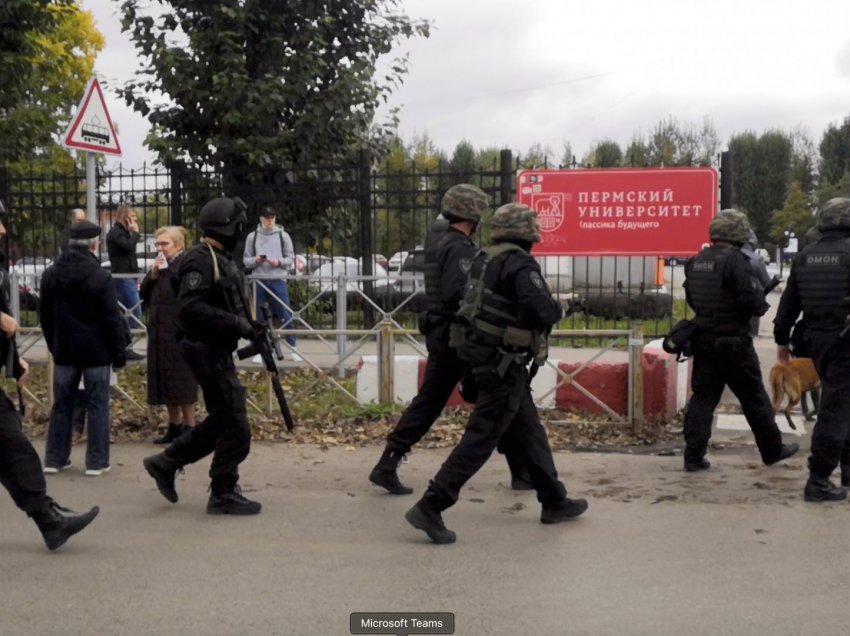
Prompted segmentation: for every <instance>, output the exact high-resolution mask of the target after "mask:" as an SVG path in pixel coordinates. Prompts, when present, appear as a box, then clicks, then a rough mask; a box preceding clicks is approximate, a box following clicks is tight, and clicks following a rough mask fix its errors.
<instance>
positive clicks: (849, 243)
mask: <svg viewBox="0 0 850 636" xmlns="http://www.w3.org/2000/svg"><path fill="white" fill-rule="evenodd" d="M794 277H795V278H796V279H797V287H798V289H799V290H800V301H801V303H802V305H803V313H804V314H805V318H806V323H807V324H808V326H809V327H810V328H812V329H823V330H834V329H839V330H840V329H843V328H844V319H845V317H846V316H847V313H848V306H850V303H848V301H850V238H842V239H839V240H823V239H821V240H820V241H818V242H817V243H814V244H813V245H810V246H807V247H806V248H805V250H803V253H802V254H800V256H798V257H797V259H796V260H795V261H794Z"/></svg>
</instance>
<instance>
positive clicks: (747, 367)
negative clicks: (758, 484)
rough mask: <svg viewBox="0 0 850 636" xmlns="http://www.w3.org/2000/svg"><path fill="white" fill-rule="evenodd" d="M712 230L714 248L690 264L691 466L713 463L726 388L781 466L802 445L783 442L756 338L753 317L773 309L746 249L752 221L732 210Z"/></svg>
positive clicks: (762, 448)
mask: <svg viewBox="0 0 850 636" xmlns="http://www.w3.org/2000/svg"><path fill="white" fill-rule="evenodd" d="M708 231H709V235H710V238H711V241H712V243H713V245H711V246H709V247H706V248H705V249H703V250H702V251H701V252H700V253H699V254H697V255H696V256H695V257H694V258H692V259H691V260H690V261H688V263H687V264H686V265H685V284H684V285H685V295H686V299H687V302H688V305H690V306H691V308H693V310H694V312H695V313H696V318H695V319H694V320H695V322H696V323H697V325H698V327H697V330H696V333H695V335H694V338H693V343H692V350H693V352H694V366H693V374H692V376H691V390H692V391H693V396H692V397H691V400H690V402H689V403H688V408H687V412H686V414H685V422H684V433H685V461H684V464H685V470H686V471H688V472H695V471H700V470H707V469H708V468H710V466H711V464H710V463H709V462H708V461H707V460H706V459H705V453H706V450H707V448H708V441H709V439H710V438H711V423H712V420H713V417H714V409H715V407H716V406H717V403H718V402H719V401H720V397H721V395H722V394H723V388H724V387H725V386H726V385H729V388H730V389H732V392H733V393H734V394H735V396H736V397H737V398H738V401H739V402H740V403H741V408H742V409H743V411H744V416H745V417H746V418H747V423H748V424H749V425H750V429H751V430H752V431H753V435H754V436H755V438H756V445H757V446H758V449H759V452H760V453H761V458H762V461H763V462H764V463H765V464H768V465H770V464H775V463H776V462H778V461H780V460H782V459H786V458H787V457H790V456H791V455H793V454H794V453H796V452H797V451H798V450H799V448H800V447H799V445H798V444H783V443H782V433H780V432H779V427H777V425H776V421H775V419H774V414H773V408H772V406H771V404H770V398H768V396H767V392H766V391H765V389H764V383H763V381H762V377H761V367H760V365H759V360H758V356H757V355H756V351H755V348H754V347H753V339H752V336H751V335H750V330H749V322H750V318H751V317H752V316H762V315H764V313H765V312H766V311H767V309H768V307H769V305H768V304H767V302H765V298H764V287H762V286H761V284H760V283H759V282H758V281H757V280H756V279H755V277H754V276H753V274H752V271H751V269H750V265H749V263H748V262H747V259H746V257H745V256H744V254H743V253H742V252H741V246H742V245H743V244H744V243H745V242H746V241H747V240H748V239H749V234H750V224H749V222H748V221H747V217H746V216H745V215H744V214H743V213H742V212H738V211H731V212H726V213H724V214H723V215H718V216H717V217H715V218H714V219H712V220H711V223H710V224H709V230H708Z"/></svg>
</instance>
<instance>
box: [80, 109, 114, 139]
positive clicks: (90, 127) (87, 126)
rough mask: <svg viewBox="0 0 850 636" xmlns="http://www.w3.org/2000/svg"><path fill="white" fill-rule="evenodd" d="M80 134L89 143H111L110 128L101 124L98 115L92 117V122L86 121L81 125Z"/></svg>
mask: <svg viewBox="0 0 850 636" xmlns="http://www.w3.org/2000/svg"><path fill="white" fill-rule="evenodd" d="M80 136H81V137H82V138H83V139H84V140H85V141H88V142H89V143H93V144H99V145H101V146H108V145H109V128H107V127H106V126H101V125H100V119H98V117H97V115H95V116H94V117H92V120H91V122H88V123H84V124H83V125H82V126H81V127H80Z"/></svg>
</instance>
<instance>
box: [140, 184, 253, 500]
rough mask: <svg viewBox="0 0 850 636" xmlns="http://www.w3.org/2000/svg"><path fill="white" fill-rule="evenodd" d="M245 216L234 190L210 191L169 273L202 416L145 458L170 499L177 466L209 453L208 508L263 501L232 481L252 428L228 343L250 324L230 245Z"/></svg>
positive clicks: (247, 333) (232, 343)
mask: <svg viewBox="0 0 850 636" xmlns="http://www.w3.org/2000/svg"><path fill="white" fill-rule="evenodd" d="M246 223H247V217H246V216H245V204H244V203H243V202H242V201H241V200H239V199H238V198H236V199H228V198H219V199H213V200H212V201H210V202H209V203H207V204H206V205H204V207H203V208H202V209H201V213H200V216H199V217H198V226H199V227H200V228H201V231H202V232H203V239H202V240H201V243H199V244H198V245H196V246H194V247H193V248H191V249H190V250H189V251H188V252H187V253H186V255H185V256H184V258H183V262H182V263H181V264H180V267H179V271H178V273H177V277H176V279H177V281H178V283H177V284H178V285H179V289H178V291H177V302H178V305H179V320H180V324H179V332H178V342H179V346H180V351H181V354H182V355H183V357H184V358H185V359H186V361H187V362H188V364H189V367H190V368H191V369H192V372H193V373H194V374H195V377H196V378H197V380H198V383H199V384H200V385H201V390H202V391H203V394H204V403H205V404H206V407H207V412H208V416H207V418H206V419H205V420H204V421H202V422H201V423H200V424H198V425H197V426H195V427H194V428H193V429H191V430H189V431H186V432H184V434H183V435H182V436H181V437H179V438H178V439H177V440H175V441H174V442H173V443H172V444H171V446H169V447H168V448H167V449H166V450H165V451H163V452H162V453H160V454H158V455H153V456H151V457H148V458H146V459H145V460H144V466H145V469H146V470H147V471H148V473H150V475H151V477H153V478H154V480H155V481H156V485H157V487H158V488H159V491H160V492H161V493H162V495H163V496H164V497H165V498H166V499H168V500H169V501H171V502H172V503H174V502H176V501H177V491H176V489H175V486H174V477H175V474H176V472H177V471H178V470H180V469H181V468H182V467H183V466H185V465H186V464H191V463H193V462H196V461H198V460H199V459H201V458H203V457H206V456H207V455H209V454H210V453H213V458H212V464H211V465H210V480H211V483H210V491H211V492H210V498H209V502H208V503H207V513H208V514H231V515H253V514H257V513H259V512H260V509H261V508H262V506H261V505H260V504H259V503H258V502H256V501H250V500H249V499H246V498H245V497H243V496H242V493H241V490H240V489H239V486H238V484H237V482H238V481H239V470H238V467H239V464H240V463H241V462H242V460H244V459H245V458H246V457H247V456H248V451H249V449H250V446H251V430H250V426H249V424H248V417H247V412H246V406H245V388H244V387H243V386H242V385H241V384H240V383H239V380H238V378H237V377H236V368H235V366H234V364H233V351H234V350H235V349H236V346H237V343H238V341H239V338H240V336H241V337H244V338H247V337H250V336H251V334H252V325H251V323H250V322H249V321H248V320H247V319H246V318H245V317H244V316H245V315H246V314H245V313H243V311H244V306H243V305H244V298H243V297H242V290H243V289H244V283H243V281H242V276H241V274H240V272H239V270H238V269H237V267H236V264H235V263H234V262H233V260H232V258H231V253H232V251H233V249H234V247H235V246H236V244H237V242H238V241H239V239H240V238H241V237H242V235H243V234H244V232H245V225H246Z"/></svg>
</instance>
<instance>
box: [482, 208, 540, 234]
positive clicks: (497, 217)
mask: <svg viewBox="0 0 850 636" xmlns="http://www.w3.org/2000/svg"><path fill="white" fill-rule="evenodd" d="M490 238H491V239H492V240H494V241H531V242H532V243H539V242H540V223H538V222H537V212H535V211H534V210H532V209H531V208H530V207H528V206H527V205H523V204H522V203H508V204H506V205H503V206H502V207H500V208H499V209H498V210H496V212H495V213H494V214H493V219H492V221H490Z"/></svg>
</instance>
